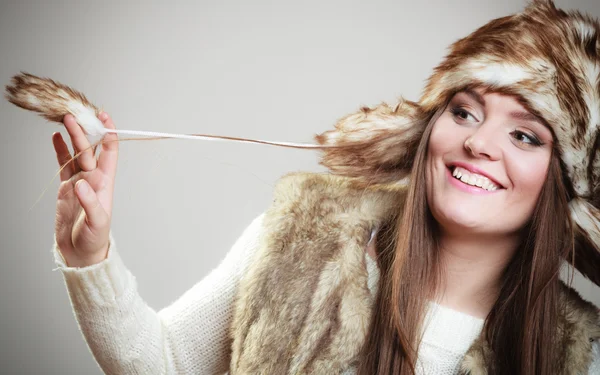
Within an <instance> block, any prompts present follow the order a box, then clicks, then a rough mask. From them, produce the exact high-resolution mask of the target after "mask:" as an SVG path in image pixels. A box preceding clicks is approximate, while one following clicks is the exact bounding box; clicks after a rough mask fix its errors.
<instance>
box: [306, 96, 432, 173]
mask: <svg viewBox="0 0 600 375" xmlns="http://www.w3.org/2000/svg"><path fill="white" fill-rule="evenodd" d="M429 117H430V116H427V114H426V113H424V112H423V111H422V110H421V108H420V106H419V105H418V104H417V103H415V102H411V101H407V100H404V99H401V100H400V101H399V102H398V103H397V104H396V105H394V106H390V105H388V104H386V103H382V104H380V105H378V106H376V107H374V108H368V107H363V108H361V109H360V111H358V112H356V113H353V114H350V115H348V116H346V117H344V118H342V119H340V120H339V121H338V122H337V124H336V125H335V128H334V129H333V130H329V131H326V132H324V133H322V134H319V135H317V136H316V137H315V139H316V141H317V142H318V143H319V144H321V145H324V146H335V147H332V148H326V149H323V156H322V158H321V164H322V165H323V166H325V167H327V168H328V169H329V170H330V171H331V172H332V173H334V174H339V175H344V176H348V177H354V178H358V179H360V180H363V182H366V183H368V184H376V183H390V182H398V181H400V180H402V179H403V178H405V177H407V176H408V174H409V173H410V171H411V168H412V164H413V160H414V157H415V154H416V152H417V147H418V145H419V142H420V140H421V136H422V135H423V131H424V130H425V127H426V126H427V121H428V120H429Z"/></svg>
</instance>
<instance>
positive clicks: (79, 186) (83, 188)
mask: <svg viewBox="0 0 600 375" xmlns="http://www.w3.org/2000/svg"><path fill="white" fill-rule="evenodd" d="M77 189H79V192H80V193H81V194H85V193H87V191H88V186H87V183H86V182H85V181H81V182H80V183H79V184H77Z"/></svg>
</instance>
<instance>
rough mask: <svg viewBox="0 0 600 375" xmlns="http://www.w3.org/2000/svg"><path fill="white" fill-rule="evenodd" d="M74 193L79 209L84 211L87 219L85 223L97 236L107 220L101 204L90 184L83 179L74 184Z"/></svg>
mask: <svg viewBox="0 0 600 375" xmlns="http://www.w3.org/2000/svg"><path fill="white" fill-rule="evenodd" d="M75 191H76V194H77V198H78V200H79V204H81V207H82V208H83V210H84V211H85V216H86V217H87V219H86V223H87V224H88V226H89V227H90V229H91V230H92V232H94V234H98V231H100V230H102V229H103V228H104V227H105V226H106V223H107V222H108V220H109V218H108V215H107V213H106V211H105V210H104V208H103V207H102V204H100V202H99V201H98V196H97V195H96V192H95V191H94V189H92V187H91V186H90V184H89V183H88V182H87V181H86V180H83V179H82V180H79V181H77V183H76V184H75Z"/></svg>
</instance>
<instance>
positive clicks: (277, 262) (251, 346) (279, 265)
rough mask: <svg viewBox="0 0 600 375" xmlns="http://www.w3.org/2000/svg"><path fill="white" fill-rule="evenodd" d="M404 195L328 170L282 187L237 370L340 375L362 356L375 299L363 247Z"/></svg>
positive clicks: (237, 326) (243, 321) (237, 341)
mask: <svg viewBox="0 0 600 375" xmlns="http://www.w3.org/2000/svg"><path fill="white" fill-rule="evenodd" d="M352 186H355V188H351V187H352ZM399 194H403V192H402V191H401V190H399V189H398V190H395V191H394V190H390V191H389V192H388V193H384V194H382V193H381V192H378V191H375V190H374V189H371V188H361V187H360V185H357V184H355V183H354V182H353V181H351V180H349V179H339V178H337V179H335V178H330V177H327V176H315V177H303V176H301V175H298V176H297V177H294V176H290V177H288V178H283V179H282V180H281V181H280V182H279V183H278V187H277V189H276V192H275V202H274V204H273V205H272V207H271V208H270V209H269V210H268V212H267V213H266V216H265V219H264V225H265V228H266V231H265V235H263V236H262V237H261V244H260V250H259V252H258V253H257V257H256V259H255V260H254V262H253V264H252V265H251V266H250V268H249V270H248V272H247V274H246V276H245V278H244V280H242V283H241V285H240V292H239V299H238V300H237V303H236V311H235V314H234V321H233V325H232V335H233V338H234V342H233V349H232V362H231V374H336V373H338V372H339V370H340V369H342V368H344V367H347V366H348V365H349V364H350V363H351V362H352V361H353V360H354V359H355V356H356V354H357V353H358V352H359V350H360V349H361V347H362V345H363V343H364V340H365V337H366V334H367V329H368V326H369V323H370V316H371V308H372V302H373V301H372V296H371V295H370V291H369V289H368V287H367V277H368V275H367V271H366V265H365V258H364V256H365V252H364V249H365V244H366V243H367V241H368V240H369V237H370V234H371V229H372V228H373V227H374V226H376V225H378V224H380V223H381V221H382V220H383V219H384V218H386V216H388V215H389V214H391V213H392V212H398V210H399V209H400V206H399V202H402V199H399V197H398V195H399Z"/></svg>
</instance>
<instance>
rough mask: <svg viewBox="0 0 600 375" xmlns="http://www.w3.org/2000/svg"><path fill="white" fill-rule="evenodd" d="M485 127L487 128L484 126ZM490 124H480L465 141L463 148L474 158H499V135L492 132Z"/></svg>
mask: <svg viewBox="0 0 600 375" xmlns="http://www.w3.org/2000/svg"><path fill="white" fill-rule="evenodd" d="M486 125H487V126H486ZM489 125H490V124H482V125H480V126H479V127H477V128H476V130H475V131H474V132H473V133H472V134H471V135H470V136H469V137H468V138H467V139H465V143H464V147H465V149H466V150H467V152H468V153H470V154H471V155H473V156H474V157H476V158H485V159H489V160H498V159H499V158H500V155H501V152H500V146H499V142H500V139H499V136H500V135H499V134H496V132H494V131H493V129H492V128H493V126H489Z"/></svg>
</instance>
